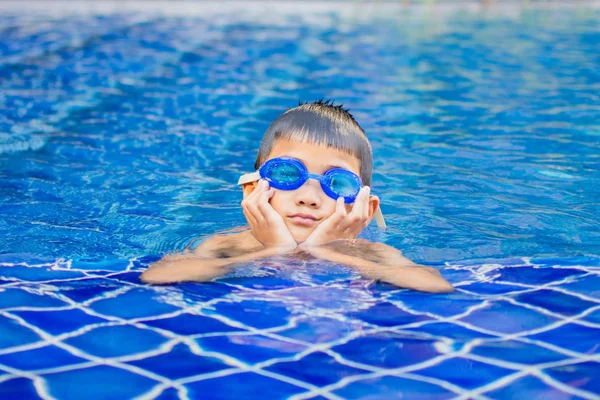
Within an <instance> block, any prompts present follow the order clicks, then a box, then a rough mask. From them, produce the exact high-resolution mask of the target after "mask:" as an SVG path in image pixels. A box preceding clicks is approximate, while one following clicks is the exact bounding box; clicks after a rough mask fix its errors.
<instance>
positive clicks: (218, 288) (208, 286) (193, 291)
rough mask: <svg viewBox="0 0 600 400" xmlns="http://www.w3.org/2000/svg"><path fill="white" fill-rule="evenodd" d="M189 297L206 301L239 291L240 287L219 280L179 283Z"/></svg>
mask: <svg viewBox="0 0 600 400" xmlns="http://www.w3.org/2000/svg"><path fill="white" fill-rule="evenodd" d="M178 287H179V289H180V290H181V292H182V293H183V294H184V296H185V297H186V298H187V299H190V300H193V301H204V300H211V299H216V298H221V297H225V296H227V295H228V294H231V293H235V292H238V291H239V289H237V288H235V287H233V286H228V285H225V284H223V283H219V282H206V283H192V282H188V283H182V284H180V285H178Z"/></svg>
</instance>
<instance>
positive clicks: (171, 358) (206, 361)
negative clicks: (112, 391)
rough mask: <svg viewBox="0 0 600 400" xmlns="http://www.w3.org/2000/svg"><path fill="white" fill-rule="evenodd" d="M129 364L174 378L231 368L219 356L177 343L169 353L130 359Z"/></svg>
mask: <svg viewBox="0 0 600 400" xmlns="http://www.w3.org/2000/svg"><path fill="white" fill-rule="evenodd" d="M128 364H131V365H135V366H138V367H140V368H143V369H145V370H148V371H152V372H154V373H155V374H157V375H160V376H164V377H166V378H169V379H172V380H176V379H181V378H186V377H190V376H194V375H200V374H205V373H209V372H215V371H219V370H222V369H227V368H231V366H229V365H227V364H225V363H223V361H221V360H219V359H218V358H214V357H207V356H201V355H197V354H194V353H192V352H191V351H190V349H189V347H188V346H186V345H184V344H178V345H176V346H175V347H173V349H172V350H171V351H169V352H167V353H164V354H159V355H157V356H150V357H146V358H143V359H141V360H137V361H129V362H128Z"/></svg>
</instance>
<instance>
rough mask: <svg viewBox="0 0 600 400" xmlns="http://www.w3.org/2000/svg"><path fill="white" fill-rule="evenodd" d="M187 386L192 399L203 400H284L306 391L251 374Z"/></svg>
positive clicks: (238, 374)
mask: <svg viewBox="0 0 600 400" xmlns="http://www.w3.org/2000/svg"><path fill="white" fill-rule="evenodd" d="M185 386H186V388H187V389H188V392H189V396H190V398H191V399H203V400H231V399H236V400H256V399H257V398H260V397H261V396H267V397H268V398H269V400H271V399H272V400H284V399H288V398H289V397H290V396H293V395H294V394H297V393H302V392H304V391H306V390H305V389H303V388H300V387H298V386H295V385H292V384H289V383H286V382H283V381H280V380H278V379H274V378H268V377H265V376H262V375H258V374H255V373H251V372H244V373H236V374H231V375H227V376H224V377H221V378H213V379H207V380H202V381H198V382H192V383H188V384H186V385H185ZM267 393H268V394H267Z"/></svg>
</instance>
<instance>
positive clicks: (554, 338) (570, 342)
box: [528, 324, 600, 354]
mask: <svg viewBox="0 0 600 400" xmlns="http://www.w3.org/2000/svg"><path fill="white" fill-rule="evenodd" d="M528 338H530V339H533V340H541V341H543V342H546V343H550V344H553V345H555V346H559V347H562V348H564V349H568V350H572V351H577V352H579V353H585V354H598V353H600V344H599V340H598V329H594V328H589V327H587V326H583V325H578V324H565V325H562V326H559V327H558V328H554V329H552V330H548V331H545V332H542V333H538V334H536V335H531V336H528Z"/></svg>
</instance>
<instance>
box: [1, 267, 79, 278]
mask: <svg viewBox="0 0 600 400" xmlns="http://www.w3.org/2000/svg"><path fill="white" fill-rule="evenodd" d="M80 277H84V275H83V273H81V272H76V271H59V270H52V269H50V267H49V266H43V267H24V266H22V265H15V266H13V267H2V268H0V278H3V279H5V280H10V281H27V282H39V281H49V280H53V279H75V278H80Z"/></svg>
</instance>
